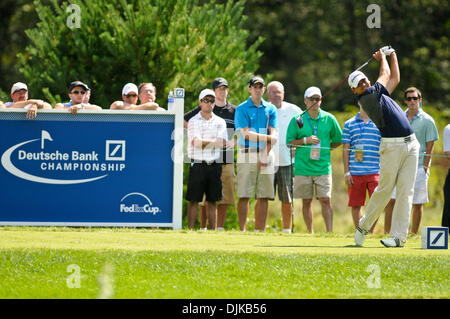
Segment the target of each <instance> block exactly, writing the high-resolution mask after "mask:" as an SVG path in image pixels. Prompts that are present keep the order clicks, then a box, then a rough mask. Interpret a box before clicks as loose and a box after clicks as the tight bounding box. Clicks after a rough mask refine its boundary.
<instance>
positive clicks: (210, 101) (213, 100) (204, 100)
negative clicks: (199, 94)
mask: <svg viewBox="0 0 450 319" xmlns="http://www.w3.org/2000/svg"><path fill="white" fill-rule="evenodd" d="M214 102H216V100H215V99H203V103H211V104H212V103H214Z"/></svg>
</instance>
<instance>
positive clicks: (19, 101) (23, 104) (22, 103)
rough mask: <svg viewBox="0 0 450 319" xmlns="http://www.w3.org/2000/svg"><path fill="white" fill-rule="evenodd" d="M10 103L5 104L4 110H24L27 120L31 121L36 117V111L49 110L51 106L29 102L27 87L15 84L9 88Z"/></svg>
mask: <svg viewBox="0 0 450 319" xmlns="http://www.w3.org/2000/svg"><path fill="white" fill-rule="evenodd" d="M10 96H11V99H12V101H11V102H6V103H5V107H6V108H19V109H22V108H24V109H26V110H28V111H27V118H29V119H33V118H35V117H36V115H37V109H51V108H52V106H51V105H50V104H48V103H47V102H44V101H42V100H29V99H28V87H27V85H26V84H25V83H22V82H17V83H14V84H13V86H12V87H11V94H10Z"/></svg>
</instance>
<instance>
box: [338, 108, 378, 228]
mask: <svg viewBox="0 0 450 319" xmlns="http://www.w3.org/2000/svg"><path fill="white" fill-rule="evenodd" d="M358 105H359V112H358V113H357V114H356V115H355V116H354V117H352V118H351V119H349V120H348V121H347V122H345V124H344V130H343V134H342V144H343V145H344V150H343V163H344V178H345V183H346V184H347V186H348V198H349V201H348V206H349V207H351V209H352V218H353V224H354V225H355V228H356V227H358V223H359V220H360V219H361V217H362V216H363V213H362V206H364V204H365V202H366V196H367V194H366V193H367V192H368V193H369V197H370V196H372V193H373V191H374V190H375V188H376V187H377V186H378V180H379V178H380V155H379V154H378V151H379V149H380V142H381V135H380V131H379V130H378V128H377V127H376V125H375V124H374V123H373V122H372V120H371V119H370V118H369V117H368V116H367V114H366V112H364V110H363V109H362V108H361V104H359V102H358ZM375 224H376V223H374V224H373V226H372V228H371V231H373V229H374V227H375Z"/></svg>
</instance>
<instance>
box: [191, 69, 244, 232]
mask: <svg viewBox="0 0 450 319" xmlns="http://www.w3.org/2000/svg"><path fill="white" fill-rule="evenodd" d="M212 89H213V91H214V93H215V94H216V102H215V106H214V109H213V113H214V114H216V115H217V116H219V117H221V118H223V119H224V120H225V122H226V124H227V133H228V141H227V147H226V148H224V149H223V152H222V154H221V157H220V159H219V161H220V162H219V163H222V191H223V199H222V200H221V201H220V202H218V206H217V230H224V225H225V219H226V214H227V209H228V205H233V206H234V205H235V203H236V199H235V173H234V145H235V142H234V112H235V110H236V106H235V105H233V104H231V103H229V102H228V100H227V97H228V93H229V88H228V82H227V80H225V79H224V78H216V79H215V80H214V81H213V83H212ZM198 112H200V107H199V106H198V107H196V108H194V109H193V110H191V111H189V112H187V113H186V114H185V115H184V126H185V127H187V122H188V121H189V120H190V119H191V118H192V117H193V116H194V115H196V114H197V113H198ZM206 216H207V215H206V212H205V206H204V203H202V204H201V208H200V228H201V229H206Z"/></svg>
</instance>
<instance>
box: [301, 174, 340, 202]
mask: <svg viewBox="0 0 450 319" xmlns="http://www.w3.org/2000/svg"><path fill="white" fill-rule="evenodd" d="M331 186H332V177H331V174H330V175H317V176H315V175H311V176H303V175H297V176H295V177H294V198H305V199H311V198H314V191H315V194H316V195H315V197H317V198H331Z"/></svg>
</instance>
